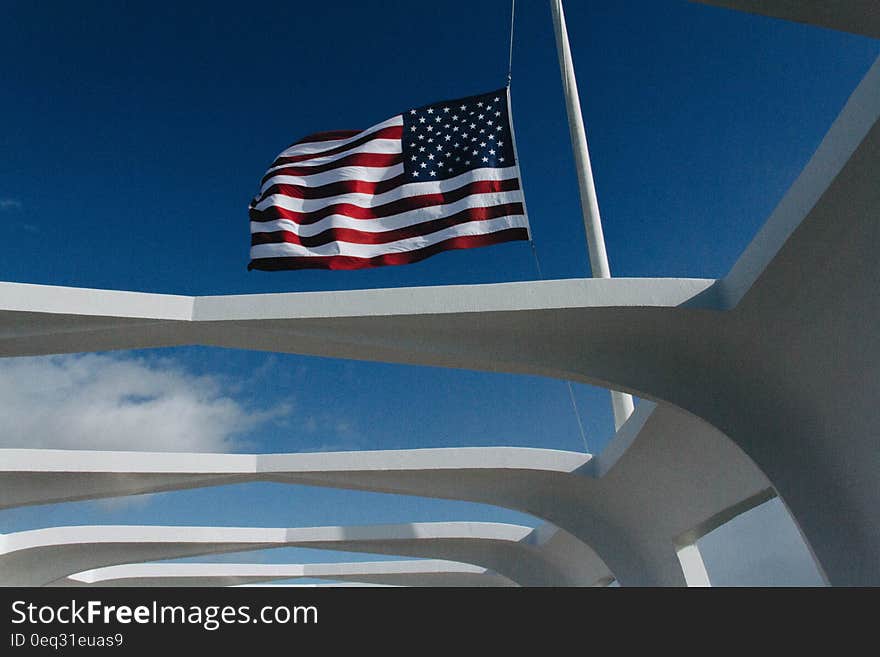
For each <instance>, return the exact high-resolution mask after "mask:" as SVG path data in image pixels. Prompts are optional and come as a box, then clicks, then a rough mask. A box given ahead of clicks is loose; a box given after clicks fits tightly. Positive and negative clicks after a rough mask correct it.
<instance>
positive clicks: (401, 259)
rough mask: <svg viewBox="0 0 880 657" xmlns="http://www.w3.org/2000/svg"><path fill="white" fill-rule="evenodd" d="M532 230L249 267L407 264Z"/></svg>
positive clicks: (256, 261)
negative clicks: (361, 255) (366, 254)
mask: <svg viewBox="0 0 880 657" xmlns="http://www.w3.org/2000/svg"><path fill="white" fill-rule="evenodd" d="M528 239H529V232H528V231H527V230H526V229H525V228H507V229H505V230H500V231H498V232H497V233H489V234H488V235H462V236H460V237H452V238H450V239H448V240H443V241H442V242H437V243H436V244H432V245H431V246H426V247H424V248H422V249H416V250H413V251H404V252H402V253H386V254H385V255H380V256H374V257H372V258H358V257H355V256H298V257H292V258H256V259H254V260H251V262H250V264H249V265H248V269H249V270H250V269H261V270H263V271H279V270H282V269H367V268H369V267H383V266H388V265H408V264H410V263H413V262H418V261H419V260H424V259H425V258H428V257H430V256H432V255H435V254H437V253H440V252H442V251H449V250H452V249H472V248H475V247H479V246H489V245H491V244H500V243H502V242H512V241H515V240H528Z"/></svg>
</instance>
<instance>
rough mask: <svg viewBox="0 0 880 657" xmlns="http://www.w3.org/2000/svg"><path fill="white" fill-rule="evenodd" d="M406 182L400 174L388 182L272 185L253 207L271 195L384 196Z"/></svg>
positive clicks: (307, 196) (323, 196) (313, 196)
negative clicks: (314, 185) (311, 185)
mask: <svg viewBox="0 0 880 657" xmlns="http://www.w3.org/2000/svg"><path fill="white" fill-rule="evenodd" d="M405 180H406V175H405V174H400V175H399V176H395V177H394V178H389V179H388V180H380V181H378V182H369V181H366V180H340V181H338V182H334V183H329V184H327V185H319V186H317V187H309V186H307V185H284V184H281V185H272V186H271V187H267V188H266V191H265V192H263V193H262V195H260V196H259V197H257V199H256V200H255V201H254V203H253V204H254V205H256V204H257V203H259V202H260V201H261V200H263V199H264V198H266V197H267V196H272V194H282V195H284V196H288V197H290V198H301V199H308V200H314V199H317V198H330V197H331V196H339V195H340V194H384V193H385V192H390V191H391V190H392V189H394V188H396V187H400V186H401V185H402V184H404V181H405Z"/></svg>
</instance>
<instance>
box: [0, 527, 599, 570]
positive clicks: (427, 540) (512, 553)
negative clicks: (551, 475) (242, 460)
mask: <svg viewBox="0 0 880 657" xmlns="http://www.w3.org/2000/svg"><path fill="white" fill-rule="evenodd" d="M279 547H307V548H314V549H325V550H342V551H345V552H368V553H373V554H392V555H398V556H408V557H422V558H435V559H437V558H439V559H444V560H449V561H460V562H463V563H469V564H476V565H479V566H482V567H484V568H487V569H490V570H492V571H494V572H495V573H498V574H500V575H502V576H504V577H506V578H507V579H509V580H511V581H512V582H515V583H517V584H520V585H522V586H591V585H593V584H595V583H597V582H598V581H600V580H603V579H604V578H606V576H607V570H606V569H604V568H600V569H599V570H592V571H591V570H590V566H591V565H593V564H591V562H590V561H589V559H588V558H586V559H585V556H586V557H588V556H589V555H585V554H584V546H583V545H582V544H581V543H580V542H579V541H577V540H576V539H574V538H572V537H571V536H569V535H567V534H566V533H565V532H564V531H562V530H556V529H551V528H547V527H545V528H543V529H542V530H540V531H538V530H534V529H532V528H531V527H523V526H521V525H510V524H503V523H488V522H436V523H426V522H425V523H410V524H401V525H373V526H357V527H305V528H294V529H283V528H279V529H276V528H271V529H269V528H258V527H159V526H120V525H110V526H85V527H52V528H49V529H37V530H31V531H24V532H16V533H12V534H3V535H0V585H3V586H47V585H52V584H57V585H63V584H64V583H65V580H66V579H67V578H69V577H70V576H71V575H74V574H76V573H79V572H82V571H86V570H93V569H95V568H102V567H105V566H113V565H118V564H128V563H137V562H144V561H156V560H161V559H174V558H180V557H190V556H199V555H205V554H220V553H225V552H246V551H251V550H265V549H271V548H279Z"/></svg>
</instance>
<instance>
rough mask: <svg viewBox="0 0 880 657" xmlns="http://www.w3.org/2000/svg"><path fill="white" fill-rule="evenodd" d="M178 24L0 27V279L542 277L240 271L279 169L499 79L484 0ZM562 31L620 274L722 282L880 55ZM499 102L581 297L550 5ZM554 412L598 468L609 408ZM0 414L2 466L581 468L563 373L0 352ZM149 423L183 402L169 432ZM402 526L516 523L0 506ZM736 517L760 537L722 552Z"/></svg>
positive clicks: (749, 30)
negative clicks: (322, 456)
mask: <svg viewBox="0 0 880 657" xmlns="http://www.w3.org/2000/svg"><path fill="white" fill-rule="evenodd" d="M180 4H181V5H182V6H175V5H162V4H157V3H154V2H127V3H116V2H110V1H109V0H108V1H104V2H100V1H97V0H83V1H81V2H76V3H70V2H61V1H57V2H50V1H44V2H40V3H33V2H26V1H24V0H7V1H6V2H4V3H3V6H2V7H0V16H2V20H0V61H3V63H4V65H3V70H4V76H3V83H2V85H0V118H2V126H3V127H2V129H0V280H6V281H21V282H29V283H43V284H52V285H70V286H77V287H95V288H110V289H129V290H142V291H149V292H164V293H178V294H199V295H201V294H231V293H256V292H281V291H285V292H287V291H300V290H331V289H358V288H378V287H400V286H417V285H443V284H458V283H485V282H500V281H513V280H531V279H534V278H536V276H537V273H536V269H535V263H534V259H533V256H532V252H531V250H530V249H529V247H528V246H527V245H526V244H524V243H511V244H504V245H499V246H494V247H489V248H484V249H475V250H470V251H458V252H449V253H444V254H440V255H438V256H435V257H433V258H430V259H428V260H426V261H423V262H421V263H418V264H415V265H409V266H405V267H385V268H378V269H373V270H362V271H352V272H327V271H297V272H271V273H270V272H257V271H255V272H247V271H246V266H247V262H248V248H249V237H248V219H247V211H246V208H247V203H248V201H249V199H250V198H251V196H252V195H253V194H254V193H255V191H256V190H257V188H258V185H259V180H260V177H261V176H262V174H263V172H264V170H265V168H266V166H267V164H268V163H269V162H270V161H271V159H272V158H273V157H274V156H275V155H276V154H277V152H278V151H280V150H281V149H282V148H284V147H285V146H286V145H287V144H289V143H290V142H291V141H294V140H295V139H297V138H299V137H301V136H303V135H306V134H309V133H312V132H316V131H322V130H333V129H349V128H364V127H368V126H370V125H372V124H375V123H377V122H379V121H381V120H383V119H385V118H388V117H390V116H392V115H394V114H396V113H398V112H400V111H402V110H404V109H406V108H408V107H412V106H417V105H422V104H426V103H429V102H432V101H435V100H440V99H444V98H454V97H458V96H463V95H468V94H473V93H479V92H481V91H486V90H490V89H494V88H497V87H499V86H501V85H503V84H504V82H505V79H506V73H507V52H508V50H507V48H508V42H507V39H508V29H509V11H510V6H509V3H508V2H507V1H506V0H480V1H475V0H468V1H464V0H460V1H455V2H452V1H450V2H444V3H420V2H387V1H386V2H381V3H380V2H342V1H334V2H327V3H299V2H290V1H284V2H268V1H267V2H263V3H260V5H259V6H258V7H257V6H254V5H248V4H246V3H235V2H222V1H214V2H210V3H208V2H187V3H180ZM567 12H568V15H567V19H568V28H569V33H570V36H571V40H572V51H573V57H574V63H575V69H576V72H577V74H578V79H579V84H580V92H581V100H582V104H583V112H584V119H585V123H586V127H587V132H588V139H589V142H590V151H591V157H592V160H593V167H594V174H595V178H596V185H597V192H598V196H599V203H600V207H601V211H602V217H603V224H604V230H605V237H606V243H607V249H608V254H609V259H610V263H611V269H612V273H613V274H614V275H615V276H635V277H642V276H686V277H709V278H714V277H719V276H722V275H724V274H725V273H726V272H727V271H728V269H729V268H730V266H731V265H732V264H733V263H734V261H735V260H736V257H737V256H738V254H739V253H740V252H741V251H742V250H743V249H744V248H745V246H746V245H747V244H748V243H749V241H750V240H751V239H752V237H753V236H754V234H755V233H756V231H757V230H758V228H759V227H760V226H761V225H762V224H763V222H764V221H765V219H766V218H767V216H768V215H769V213H770V212H771V211H772V209H773V207H774V206H775V205H776V203H777V202H778V201H779V199H780V198H781V196H782V194H783V193H784V191H785V190H786V189H787V188H788V186H789V185H790V184H791V182H792V181H793V180H794V178H795V177H796V176H797V174H798V172H799V171H800V169H801V168H802V167H803V165H804V164H805V163H806V161H807V160H808V158H809V157H810V155H811V154H812V152H813V150H814V149H815V148H816V146H817V145H818V143H819V140H820V139H821V137H822V136H823V135H824V133H825V131H826V130H827V128H828V126H829V125H830V124H831V122H832V121H833V119H834V117H835V116H836V114H837V113H838V112H839V110H840V109H841V107H842V106H843V104H844V103H845V101H846V99H847V97H848V95H849V93H850V92H851V91H852V89H853V88H854V87H855V86H856V84H857V83H858V81H859V80H860V79H861V77H862V75H863V74H864V73H865V72H866V71H867V69H868V67H869V66H870V64H871V63H872V62H873V60H874V59H875V58H876V57H877V55H878V53H880V46H878V43H877V42H876V41H873V40H870V39H866V38H862V37H857V36H853V35H848V34H842V33H837V32H832V31H828V30H822V29H817V28H812V27H808V26H803V25H797V24H791V23H784V22H781V21H775V20H772V19H766V18H762V17H757V16H750V15H746V14H739V13H734V12H729V11H726V10H721V9H716V8H712V7H704V6H700V5H692V4H689V3H686V2H676V1H672V0H671V1H669V2H654V1H651V2H648V1H638V2H637V1H630V2H613V3H604V2H571V1H570V2H569V3H568V4H567ZM511 97H512V108H513V118H514V127H515V130H516V136H517V147H518V152H519V157H520V167H521V171H522V178H523V185H524V190H525V196H526V203H527V206H528V211H529V215H530V222H531V227H532V233H533V236H534V240H535V245H536V250H537V253H538V256H539V258H540V261H541V266H542V269H543V273H544V275H545V277H547V278H572V277H581V276H584V275H585V274H586V272H587V271H588V264H587V259H586V248H585V243H584V236H583V224H582V221H581V218H580V209H579V205H578V196H577V184H576V179H575V174H574V169H573V161H572V156H571V150H570V144H569V140H568V131H567V125H566V121H565V112H564V106H563V103H562V90H561V85H560V81H559V73H558V67H557V62H556V51H555V44H554V41H553V34H552V27H551V23H550V11H549V6H548V3H546V2H544V1H543V0H541V1H538V0H532V1H523V0H521V1H520V2H519V3H518V7H517V22H516V37H515V42H514V62H513V83H512V87H511ZM22 381H24V382H26V384H25V385H21V382H22ZM575 393H576V397H577V402H578V407H579V409H580V411H581V413H582V415H583V418H584V422H585V426H586V430H587V437H588V441H589V445H590V449H591V450H592V451H594V452H596V451H599V450H601V448H602V446H604V444H605V443H606V442H607V440H608V438H609V437H610V436H611V434H612V431H613V427H612V420H611V413H610V408H609V404H608V395H607V393H606V392H605V391H603V390H598V389H594V388H590V387H588V386H581V385H577V386H575ZM131 395H146V396H148V397H149V398H150V399H153V400H154V401H155V403H154V404H153V405H152V406H151V408H153V410H154V412H153V413H146V414H141V415H138V414H137V413H135V409H133V408H132V406H131V404H130V403H129V401H130V397H131ZM0 408H2V409H3V410H2V411H0V434H5V436H6V438H4V445H5V446H12V445H15V446H19V445H21V446H23V445H27V444H33V445H39V446H63V447H68V448H71V447H93V448H94V447H104V448H126V447H127V448H130V449H137V448H148V446H152V447H150V448H154V449H169V450H174V449H176V450H181V449H184V450H186V449H202V450H204V449H222V450H231V451H259V452H278V451H301V450H317V449H383V448H407V447H427V446H431V447H435V446H456V445H529V446H541V447H551V448H557V449H569V450H582V449H583V444H582V442H581V439H580V436H579V434H578V431H577V424H576V421H575V417H574V414H573V412H572V409H571V406H570V402H569V399H568V392H567V390H566V387H565V384H564V383H562V382H559V381H553V380H546V379H541V378H538V377H521V376H509V375H499V374H486V373H478V372H466V371H451V370H442V369H436V368H414V367H403V366H397V365H388V364H376V363H357V362H352V361H342V360H331V359H318V358H308V357H299V356H291V355H272V354H263V353H248V352H238V351H232V350H219V349H208V348H200V347H191V348H180V349H168V350H146V351H140V352H133V353H122V354H103V355H97V356H90V357H86V358H79V357H72V358H71V357H68V358H48V359H26V360H24V359H22V360H19V359H14V360H10V361H3V362H0ZM59 409H62V410H63V413H61V411H59ZM169 409H177V410H178V411H180V409H183V410H184V411H185V412H177V413H175V414H174V415H173V418H174V419H175V421H176V422H175V423H174V424H173V425H172V424H171V423H169V421H168V420H169V413H168V410H169ZM95 416H98V417H104V418H105V419H106V418H109V417H113V418H115V419H116V420H120V418H121V419H122V421H121V422H117V423H115V424H114V425H113V426H102V425H101V424H100V421H97V424H95V422H96V420H94V417H95ZM59 426H64V427H67V428H70V427H74V430H68V431H66V432H59V431H58V430H57V427H59ZM120 427H122V428H120ZM60 433H64V434H65V435H64V436H62V437H59V434H60ZM59 443H60V444H59ZM776 510H777V511H779V509H776ZM765 511H766V510H764V511H761V512H759V513H764V512H765ZM777 515H778V514H777ZM413 520H501V521H514V522H525V523H529V524H534V523H536V522H537V521H536V520H535V519H532V518H529V517H527V516H523V515H522V514H517V513H514V512H509V511H505V510H499V509H494V508H491V507H484V506H480V505H470V504H460V503H451V502H442V501H437V500H420V499H414V498H397V497H393V496H381V495H370V494H364V493H354V492H346V491H332V490H316V489H310V488H306V487H301V488H293V487H280V486H272V485H253V486H239V487H227V488H220V489H210V490H206V491H188V492H179V493H169V494H163V495H156V496H152V497H150V498H148V499H145V500H138V501H129V502H127V503H124V504H117V503H81V504H79V503H78V504H67V505H58V506H54V507H38V508H33V509H20V510H14V511H7V512H2V513H0V531H15V530H20V529H28V528H36V527H44V526H49V525H55V524H84V523H117V522H131V523H169V524H229V525H236V524H238V525H265V526H281V525H289V526H296V525H315V524H336V523H372V522H404V521H413ZM759 525H760V526H761V527H768V526H773V525H772V523H769V524H768V523H767V522H764V523H763V525H762V524H761V523H760V522H758V521H756V522H755V523H753V525H752V530H751V534H749V530H748V527H747V528H746V529H742V528H740V529H739V530H738V531H739V535H743V536H745V535H749V536H751V537H754V536H755V535H757V532H758V529H757V527H758V526H759ZM761 531H769V530H766V529H761ZM786 536H789V535H788V534H786ZM789 538H790V536H789ZM707 539H709V537H707ZM777 539H778V540H777V544H778V546H780V547H779V548H778V549H779V550H780V551H782V552H783V553H786V554H792V553H793V552H792V551H793V550H794V549H795V548H792V547H791V545H792V543H791V541H789V542H788V543H786V542H785V540H788V539H785V540H783V539H782V538H779V536H777ZM733 540H734V539H733V538H731V539H730V540H729V541H727V542H726V543H725V541H720V542H719V541H716V542H718V543H719V545H718V546H715V547H714V548H711V549H715V550H716V551H717V550H721V549H722V548H723V546H724V545H725V544H726V545H731V544H732V543H730V541H733ZM710 542H711V541H710ZM786 546H787V547H786ZM731 552H735V550H732V551H731ZM777 556H778V555H775V554H768V555H767V563H772V562H773V559H775V558H777ZM247 558H248V559H256V558H260V559H267V560H281V559H285V558H287V559H301V560H316V559H327V560H338V559H340V558H343V557H342V556H339V555H337V556H334V555H321V556H320V557H318V556H315V555H312V554H311V553H304V552H302V551H297V552H287V551H276V552H275V553H270V554H268V555H251V556H250V557H247ZM345 558H349V557H345ZM707 561H708V559H707ZM718 568H722V566H718ZM754 568H757V566H755V567H754ZM754 568H753V569H752V572H754ZM766 569H767V573H769V574H768V575H767V576H768V577H770V574H772V572H779V569H778V568H777V569H775V570H774V569H773V568H772V567H771V566H766ZM799 572H801V574H803V571H799ZM719 573H720V571H719ZM711 574H712V571H711V569H710V575H711ZM806 576H807V575H804V577H806ZM719 577H721V579H722V580H723V577H724V576H721V575H719ZM792 577H794V576H792ZM795 579H796V578H795ZM785 581H792V580H791V578H789V579H788V580H785Z"/></svg>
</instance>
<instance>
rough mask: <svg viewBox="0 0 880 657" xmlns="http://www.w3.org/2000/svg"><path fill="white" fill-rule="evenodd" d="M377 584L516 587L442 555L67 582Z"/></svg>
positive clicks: (202, 568) (186, 568)
mask: <svg viewBox="0 0 880 657" xmlns="http://www.w3.org/2000/svg"><path fill="white" fill-rule="evenodd" d="M305 578H308V579H328V580H334V581H337V582H345V583H349V584H373V585H377V586H516V585H515V584H514V583H513V582H512V581H510V580H509V579H507V578H506V577H504V576H502V575H499V574H498V573H495V572H493V571H491V570H489V569H487V568H482V567H480V566H473V565H471V564H466V563H460V562H457V561H443V560H440V559H408V560H403V561H355V562H350V563H305V564H274V563H134V564H123V565H119V566H106V567H104V568H96V569H93V570H86V571H83V572H81V573H75V574H73V575H71V576H70V577H68V578H66V579H64V580H61V581H60V582H57V584H58V585H62V586H244V585H249V584H263V583H268V582H277V581H279V580H286V579H305Z"/></svg>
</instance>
